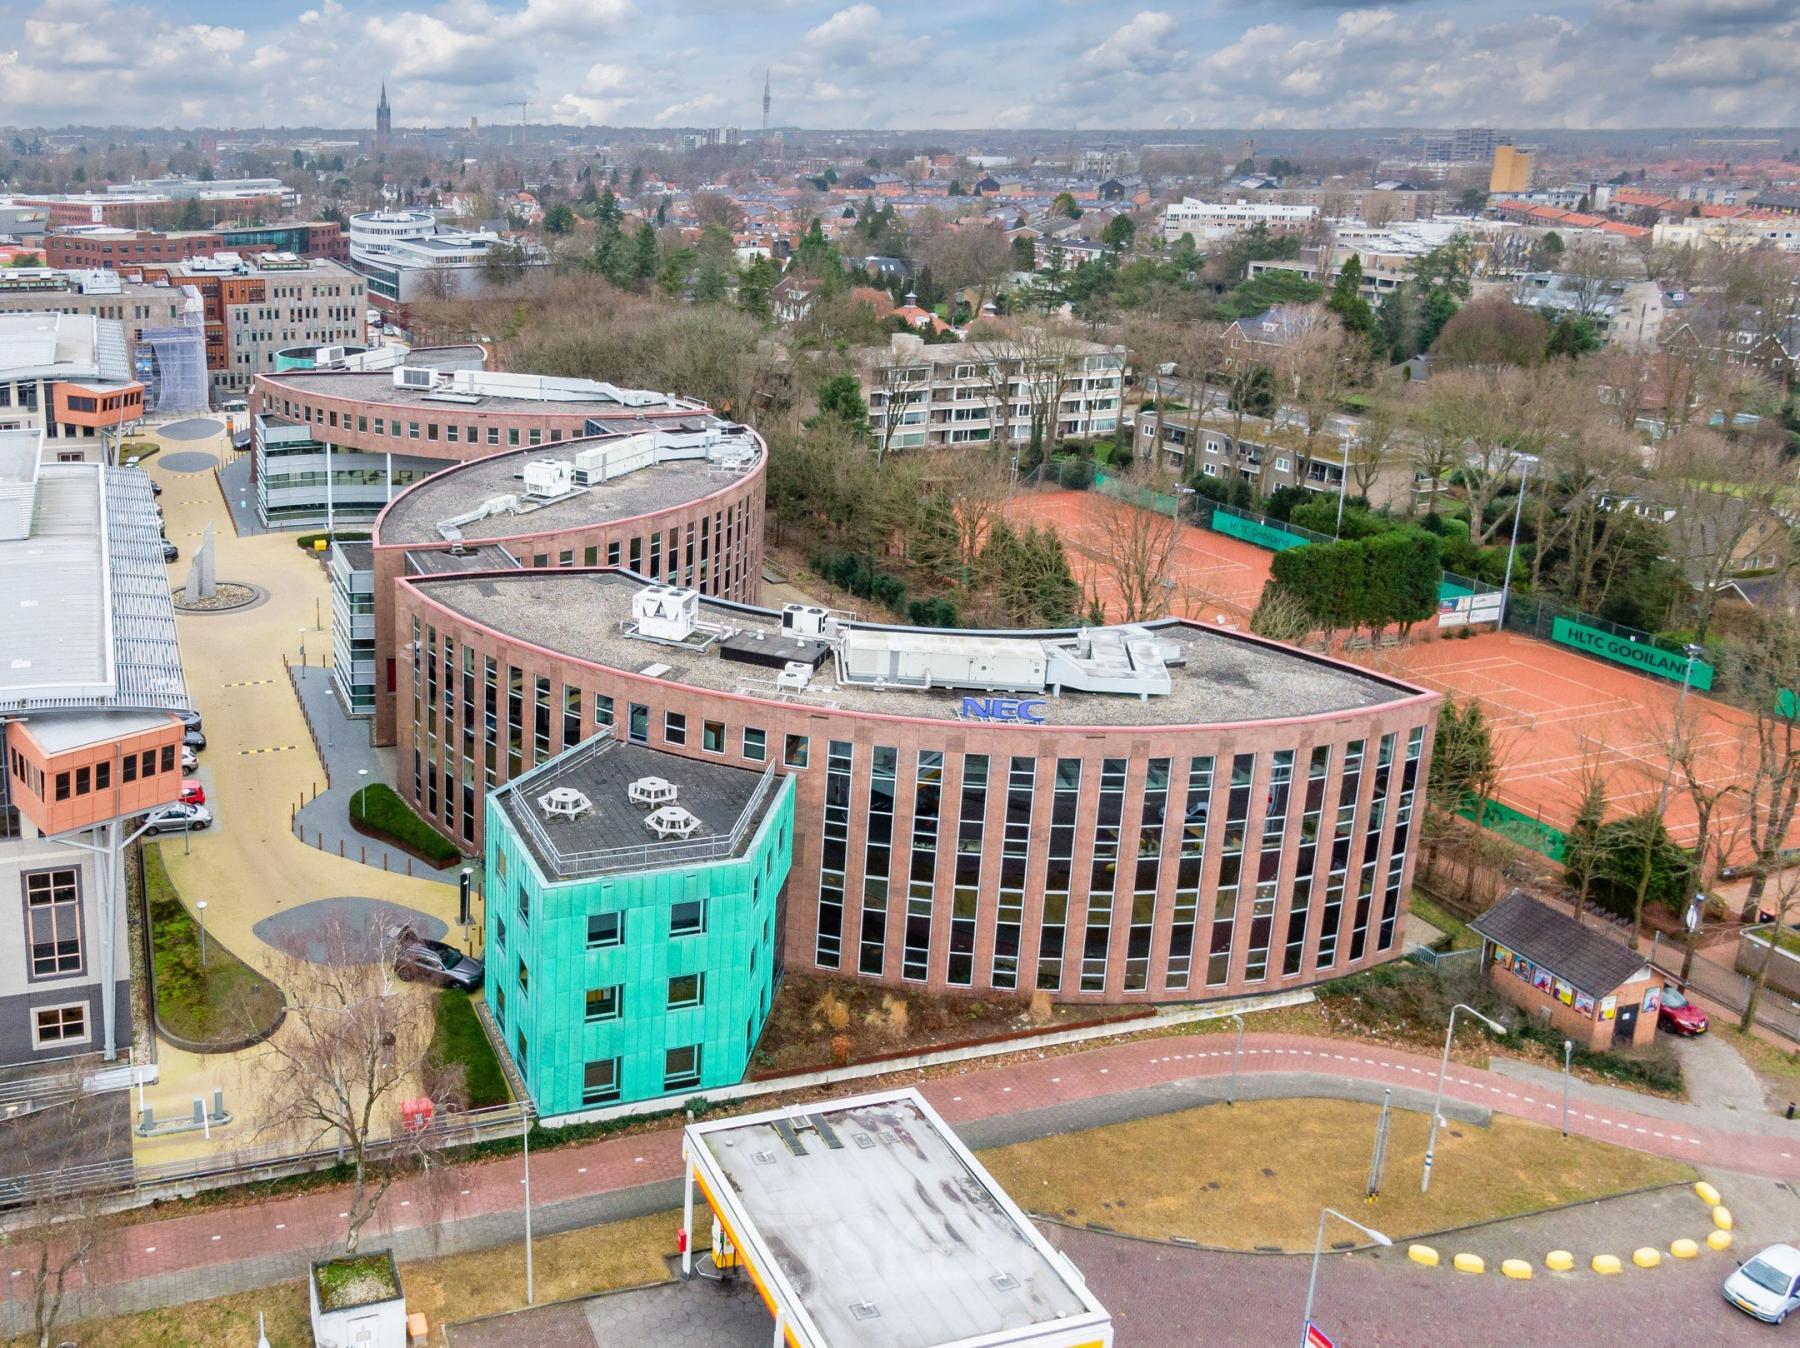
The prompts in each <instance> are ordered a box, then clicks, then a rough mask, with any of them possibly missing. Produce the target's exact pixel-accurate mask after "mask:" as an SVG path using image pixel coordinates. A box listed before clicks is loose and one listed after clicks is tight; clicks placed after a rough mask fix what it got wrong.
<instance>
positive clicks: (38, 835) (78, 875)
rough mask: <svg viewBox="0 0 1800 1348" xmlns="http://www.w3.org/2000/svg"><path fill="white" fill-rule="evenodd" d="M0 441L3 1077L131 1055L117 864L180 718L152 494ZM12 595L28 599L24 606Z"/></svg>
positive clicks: (105, 471) (111, 475)
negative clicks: (97, 1054) (12, 1069)
mask: <svg viewBox="0 0 1800 1348" xmlns="http://www.w3.org/2000/svg"><path fill="white" fill-rule="evenodd" d="M39 439H40V434H39V433H38V432H36V431H0V589H3V590H4V591H5V593H6V594H7V595H8V596H10V597H11V598H10V599H9V602H7V603H6V604H4V605H0V650H4V651H5V652H6V653H7V657H8V658H7V659H6V660H4V661H0V736H3V737H4V741H5V753H6V763H5V768H4V771H3V772H0V888H4V889H5V890H6V891H7V892H9V893H11V894H13V895H15V896H17V898H16V901H15V902H14V903H13V904H12V905H11V906H10V907H8V908H6V909H5V910H4V914H5V915H4V916H0V925H3V927H4V930H5V931H6V939H5V940H3V941H0V1064H4V1065H7V1066H11V1065H15V1064H23V1063H43V1062H46V1061H51V1060H55V1059H60V1058H67V1057H70V1056H73V1055H77V1054H84V1053H92V1052H94V1051H96V1050H99V1051H101V1052H102V1053H104V1054H105V1055H106V1056H108V1057H111V1056H113V1055H114V1054H115V1053H116V1052H118V1051H120V1050H122V1049H129V1047H130V1044H131V1034H132V1024H131V997H130V984H131V961H130V958H129V955H128V952H127V946H126V931H127V927H126V903H125V901H126V888H125V877H124V870H123V867H122V865H121V855H120V848H121V845H122V842H123V838H124V835H125V832H126V830H127V823H126V821H127V820H128V819H130V818H131V817H132V816H135V815H138V814H141V813H143V812H144V811H146V810H149V809H152V808H155V807H157V806H160V805H166V804H169V803H170V802H172V801H174V800H175V798H176V796H177V795H178V793H179V791H180V789H181V778H182V773H181V759H180V755H181V738H182V724H181V722H180V720H178V719H177V717H176V716H175V715H173V714H172V713H174V712H177V711H181V710H185V709H186V708H187V707H188V706H189V703H188V698H187V691H186V687H185V685H184V683H183V681H182V673H181V659H180V651H179V649H178V647H177V644H176V636H175V613H174V609H173V607H172V606H171V604H170V602H169V585H168V578H167V574H166V572H165V571H164V568H163V558H162V540H161V528H160V525H159V522H158V520H157V517H156V509H155V503H154V500H153V498H152V497H151V494H150V483H149V479H148V478H146V477H145V476H144V475H143V474H142V473H139V472H137V471H135V470H129V469H126V470H120V469H111V468H107V467H105V466H104V465H101V464H98V463H45V462H42V458H43V456H42V455H41V454H40V452H39V446H38V441H39ZM20 596H25V597H27V598H25V599H21V598H20Z"/></svg>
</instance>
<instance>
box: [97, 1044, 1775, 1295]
mask: <svg viewBox="0 0 1800 1348" xmlns="http://www.w3.org/2000/svg"><path fill="white" fill-rule="evenodd" d="M1232 1056H1233V1048H1232V1037H1231V1036H1229V1035H1225V1034H1208V1035H1186V1036H1173V1037H1160V1038H1153V1039H1141V1040H1127V1041H1124V1042H1115V1043H1112V1044H1109V1045H1106V1046H1104V1047H1100V1048H1094V1049H1087V1050H1083V1051H1079V1052H1075V1053H1068V1054H1062V1055H1058V1056H1052V1057H1044V1058H1036V1059H1028V1060H1024V1061H1017V1060H1015V1061H1012V1062H1009V1063H1006V1064H1004V1065H1000V1066H980V1065H971V1066H969V1067H968V1068H967V1069H966V1070H964V1071H962V1072H960V1073H957V1074H953V1075H946V1076H936V1077H931V1078H928V1079H923V1080H919V1081H917V1083H916V1084H917V1085H918V1088H919V1089H920V1090H921V1091H922V1092H923V1094H924V1095H925V1097H926V1098H927V1099H928V1100H929V1101H930V1102H931V1104H932V1105H933V1107H934V1108H936V1109H937V1110H938V1111H939V1112H940V1113H941V1114H942V1115H943V1116H944V1117H945V1119H946V1120H948V1121H949V1122H950V1123H951V1124H959V1123H967V1122H970V1121H973V1120H979V1119H986V1118H992V1117H996V1116H1001V1115H1007V1114H1014V1113H1024V1112H1029V1111H1032V1110H1037V1109H1043V1108H1046V1107H1050V1106H1055V1105H1060V1104H1068V1103H1071V1102H1077V1101H1082V1100H1089V1099H1093V1098H1095V1097H1098V1096H1103V1095H1110V1094H1116V1093H1121V1092H1125V1091H1133V1090H1139V1089H1143V1088H1155V1087H1158V1086H1172V1085H1174V1084H1175V1083H1178V1082H1184V1081H1191V1080H1193V1079H1195V1078H1207V1077H1219V1076H1224V1075H1226V1074H1228V1073H1229V1072H1230V1071H1231V1066H1232ZM1239 1070H1240V1073H1241V1075H1243V1076H1245V1077H1248V1076H1250V1075H1253V1074H1254V1075H1259V1076H1260V1075H1265V1074H1271V1073H1273V1074H1281V1073H1324V1074H1327V1075H1333V1076H1339V1077H1346V1078H1352V1079H1356V1080H1359V1081H1365V1082H1371V1083H1373V1084H1375V1085H1376V1086H1403V1087H1407V1088H1411V1089H1413V1090H1432V1089H1434V1088H1435V1085H1436V1080H1437V1072H1438V1059H1436V1058H1426V1057H1423V1056H1420V1055H1418V1054H1413V1053H1407V1052H1403V1051H1399V1050H1395V1049H1388V1048H1383V1047H1381V1046H1379V1045H1375V1044H1371V1043H1367V1042H1362V1041H1348V1040H1333V1039H1326V1038H1314V1037H1308V1036H1301V1035H1283V1034H1254V1033H1253V1034H1247V1035H1245V1037H1244V1043H1243V1058H1242V1061H1241V1065H1240V1068H1239ZM883 1080H884V1081H885V1083H886V1084H887V1085H889V1086H891V1085H894V1084H905V1081H904V1074H894V1075H890V1076H887V1077H885V1078H884V1079H883ZM872 1089H877V1087H876V1086H875V1084H874V1083H873V1082H852V1083H848V1084H846V1085H845V1087H844V1089H843V1092H842V1093H843V1094H846V1095H849V1094H856V1093H859V1092H861V1091H864V1090H872ZM1444 1094H1445V1096H1446V1097H1448V1098H1451V1099H1454V1100H1458V1101H1462V1102H1465V1103H1468V1104H1474V1105H1478V1106H1484V1107H1486V1108H1488V1109H1491V1110H1493V1111H1495V1112H1498V1113H1502V1114H1509V1115H1514V1116H1516V1117H1520V1118H1525V1119H1529V1120H1531V1121H1533V1122H1536V1123H1542V1124H1548V1125H1550V1126H1556V1125H1557V1124H1558V1123H1559V1121H1560V1113H1561V1107H1562V1100H1561V1095H1560V1093H1559V1092H1558V1093H1555V1098H1550V1096H1549V1093H1546V1092H1544V1091H1542V1090H1534V1089H1533V1088H1531V1087H1530V1086H1528V1085H1525V1084H1524V1083H1521V1082H1519V1081H1517V1080H1514V1079H1512V1078H1509V1077H1503V1076H1500V1075H1498V1074H1497V1073H1493V1072H1488V1071H1484V1070H1481V1069H1478V1068H1472V1067H1468V1066H1465V1065H1463V1064H1460V1063H1456V1062H1452V1063H1451V1065H1450V1070H1449V1072H1448V1073H1447V1075H1446V1077H1445V1085H1444ZM1783 1126H1784V1125H1783V1121H1782V1120H1780V1119H1777V1118H1775V1117H1774V1116H1772V1115H1771V1116H1770V1117H1769V1118H1768V1120H1767V1127H1768V1129H1769V1130H1770V1131H1767V1132H1763V1131H1753V1130H1730V1129H1721V1128H1717V1127H1709V1126H1702V1125H1695V1126H1692V1127H1687V1126H1683V1125H1682V1124H1678V1123H1672V1122H1670V1121H1668V1120H1665V1119H1662V1118H1657V1117H1652V1116H1650V1115H1640V1114H1635V1113H1627V1112H1623V1111H1620V1110H1617V1109H1613V1108H1610V1107H1609V1106H1602V1105H1599V1104H1596V1103H1593V1102H1592V1101H1585V1102H1584V1100H1583V1098H1582V1092H1581V1089H1580V1086H1579V1085H1577V1087H1576V1088H1575V1090H1574V1092H1573V1093H1572V1095H1571V1106H1570V1112H1569V1131H1570V1132H1571V1133H1579V1134H1581V1135H1583V1136H1586V1137H1593V1138H1599V1139H1601V1140H1603V1141H1607V1142H1613V1143H1617V1144H1619V1145H1622V1146H1626V1147H1631V1148H1634V1149H1636V1150H1639V1151H1644V1152H1650V1153H1653V1154H1656V1155H1661V1156H1667V1157H1674V1158H1676V1159H1679V1160H1684V1161H1689V1162H1693V1163H1695V1164H1702V1165H1703V1164H1707V1163H1714V1164H1718V1165H1722V1166H1728V1167H1729V1168H1730V1169H1732V1170H1736V1171H1742V1172H1746V1173H1750V1174H1755V1175H1763V1176H1767V1177H1769V1178H1773V1179H1796V1178H1800V1161H1796V1159H1795V1154H1797V1153H1800V1138H1796V1140H1795V1141H1789V1140H1788V1138H1787V1136H1786V1135H1785V1134H1784V1133H1782V1132H1780V1131H1776V1130H1779V1129H1781V1128H1782V1127H1783ZM455 1173H456V1174H457V1177H458V1179H459V1189H460V1192H458V1193H457V1194H456V1196H455V1198H454V1199H453V1200H452V1203H451V1205H450V1207H449V1209H448V1210H446V1209H445V1208H443V1207H437V1208H432V1209H428V1208H427V1207H426V1206H424V1205H423V1204H422V1202H420V1201H419V1199H418V1196H417V1194H416V1193H414V1191H412V1190H411V1189H410V1188H408V1187H406V1186H402V1185H396V1186H395V1187H394V1189H392V1190H390V1191H389V1193H388V1195H387V1197H386V1198H385V1199H384V1201H383V1204H382V1210H381V1212H380V1213H378V1214H377V1216H376V1217H375V1219H373V1220H372V1221H371V1222H370V1223H369V1225H368V1227H366V1228H365V1231H364V1243H365V1244H368V1243H369V1242H370V1238H371V1237H374V1236H377V1235H380V1234H382V1233H391V1232H393V1231H396V1230H401V1229H406V1228H416V1227H424V1226H429V1225H432V1224H433V1223H434V1222H441V1223H444V1224H454V1223H455V1222H458V1221H461V1220H465V1219H468V1218H471V1217H475V1216H479V1215H484V1214H492V1213H503V1212H510V1211H515V1210H517V1209H518V1208H519V1206H520V1204H521V1198H522V1189H521V1185H522V1183H523V1181H522V1179H521V1168H520V1166H519V1164H518V1162H517V1158H507V1159H502V1160H496V1161H491V1162H482V1163H479V1164H476V1165H471V1166H465V1167H463V1168H461V1169H460V1170H459V1171H457V1172H455ZM680 1175H681V1130H680V1128H679V1127H675V1126H670V1127H667V1128H662V1129H659V1130H656V1131H653V1132H647V1133H642V1134H637V1135H634V1136H625V1137H611V1138H605V1139H601V1140H597V1141H593V1142H587V1143H581V1144H577V1145H572V1146H567V1147H561V1148H556V1149H552V1150H546V1151H541V1152H538V1153H537V1154H535V1155H534V1156H533V1157H532V1160H531V1187H532V1207H533V1210H534V1211H538V1210H540V1209H542V1208H544V1207H546V1206H548V1205H551V1204H554V1203H557V1202H558V1201H561V1200H565V1199H571V1198H580V1197H588V1196H592V1195H596V1194H602V1193H606V1192H610V1191H618V1190H624V1189H629V1188H633V1187H636V1186H638V1185H644V1184H650V1183H655V1182H658V1181H666V1180H675V1179H679V1178H680ZM343 1210H344V1200H343V1195H342V1192H341V1191H338V1190H326V1191H322V1192H317V1193H308V1194H301V1195H296V1196H294V1197H291V1198H282V1199H274V1200H269V1201H265V1202H262V1203H258V1204H245V1205H242V1206H238V1207H229V1208H218V1209H213V1210H209V1211H205V1212H197V1213H193V1214H189V1215H185V1216H178V1217H170V1218H166V1219H162V1220H154V1221H145V1222H141V1223H137V1224H134V1225H132V1226H129V1227H126V1228H124V1239H123V1241H122V1246H121V1248H120V1249H119V1252H118V1254H117V1256H116V1257H113V1258H109V1259H107V1260H106V1261H104V1264H103V1265H101V1264H96V1265H95V1266H93V1267H92V1268H91V1269H90V1270H89V1273H88V1278H87V1283H88V1285H89V1286H91V1287H94V1288H96V1289H98V1288H101V1287H105V1286H108V1285H114V1284H123V1283H127V1282H134V1281H137V1280H140V1279H151V1278H158V1277H170V1276H174V1275H186V1276H187V1277H188V1278H190V1279H191V1276H192V1275H193V1274H195V1273H202V1274H203V1272H204V1270H205V1269H206V1268H207V1267H208V1266H210V1265H217V1264H225V1263H233V1262H236V1261H239V1260H244V1259H249V1258H255V1257H259V1256H279V1255H284V1254H288V1255H293V1256H295V1258H296V1259H297V1260H298V1259H300V1258H305V1257H314V1256H317V1255H318V1254H319V1253H321V1252H322V1251H323V1250H325V1249H326V1247H328V1246H329V1245H331V1244H332V1243H333V1242H334V1241H335V1239H336V1238H337V1236H338V1233H340V1232H341V1230H342V1225H341V1222H342V1217H343ZM415 1214H416V1215H415ZM421 1218H422V1219H423V1220H420V1219H421ZM670 1234H671V1238H673V1234H674V1233H673V1232H672V1231H671V1233H670ZM204 1294H205V1293H204V1292H203V1293H202V1295H204ZM184 1299H186V1298H172V1300H184Z"/></svg>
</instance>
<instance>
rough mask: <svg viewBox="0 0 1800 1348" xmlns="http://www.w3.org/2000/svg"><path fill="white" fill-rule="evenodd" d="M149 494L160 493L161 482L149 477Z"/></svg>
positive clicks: (156, 494) (158, 494) (157, 494)
mask: <svg viewBox="0 0 1800 1348" xmlns="http://www.w3.org/2000/svg"><path fill="white" fill-rule="evenodd" d="M150 494H151V495H152V496H161V495H162V483H160V482H158V481H157V480H156V479H155V478H151V479H150Z"/></svg>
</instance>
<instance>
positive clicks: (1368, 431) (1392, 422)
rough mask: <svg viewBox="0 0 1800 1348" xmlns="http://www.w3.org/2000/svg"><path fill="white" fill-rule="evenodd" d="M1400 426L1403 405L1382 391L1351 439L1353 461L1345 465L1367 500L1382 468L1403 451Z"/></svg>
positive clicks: (1353, 483) (1372, 400)
mask: <svg viewBox="0 0 1800 1348" xmlns="http://www.w3.org/2000/svg"><path fill="white" fill-rule="evenodd" d="M1400 422H1401V417H1400V407H1399V404H1398V403H1396V402H1395V400H1394V398H1393V396H1392V394H1391V393H1390V392H1388V391H1387V390H1385V389H1378V390H1377V391H1376V392H1375V393H1374V394H1373V395H1372V396H1371V397H1370V399H1369V405H1368V407H1367V408H1365V409H1364V411H1363V414H1362V418H1361V421H1360V423H1359V424H1358V426H1357V429H1356V434H1355V435H1354V436H1352V437H1351V439H1350V446H1349V459H1348V462H1347V463H1345V465H1344V470H1345V471H1346V472H1347V473H1349V475H1350V482H1351V485H1352V486H1353V487H1354V488H1355V491H1356V494H1357V495H1358V496H1361V497H1364V498H1367V497H1368V496H1369V493H1370V492H1372V491H1373V490H1374V489H1375V482H1376V479H1377V478H1379V477H1380V476H1381V470H1382V467H1383V466H1384V465H1385V464H1386V463H1387V462H1388V461H1389V459H1390V458H1391V457H1392V456H1393V454H1394V451H1395V450H1396V449H1397V448H1398V447H1399V444H1400Z"/></svg>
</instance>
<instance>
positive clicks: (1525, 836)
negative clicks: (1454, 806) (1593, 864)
mask: <svg viewBox="0 0 1800 1348" xmlns="http://www.w3.org/2000/svg"><path fill="white" fill-rule="evenodd" d="M1482 806H1483V808H1482V811H1481V817H1480V818H1479V819H1476V817H1475V802H1474V801H1470V802H1469V803H1468V804H1467V805H1465V806H1463V808H1462V809H1460V810H1458V811H1457V813H1458V814H1460V815H1461V816H1462V817H1463V818H1464V819H1472V820H1475V822H1476V823H1478V824H1480V825H1481V826H1482V827H1483V828H1485V829H1487V830H1489V831H1490V832H1493V833H1498V834H1499V835H1500V836H1501V837H1502V838H1506V839H1508V840H1510V841H1512V842H1516V843H1517V844H1518V845H1519V846H1520V847H1524V848H1528V849H1530V850H1531V851H1533V852H1536V853H1538V854H1539V855H1540V856H1546V857H1549V858H1550V859H1551V860H1552V861H1561V860H1562V859H1563V856H1564V854H1565V853H1566V852H1567V851H1568V847H1569V839H1568V836H1567V835H1566V834H1565V833H1563V832H1562V830H1561V829H1556V828H1552V827H1551V826H1550V825H1548V824H1546V823H1545V822H1544V821H1543V820H1541V819H1533V818H1532V817H1531V816H1530V815H1528V814H1521V813H1520V812H1519V811H1517V810H1515V809H1513V808H1512V807H1511V806H1510V805H1502V804H1501V803H1500V802H1499V801H1497V800H1489V801H1484V802H1482Z"/></svg>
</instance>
